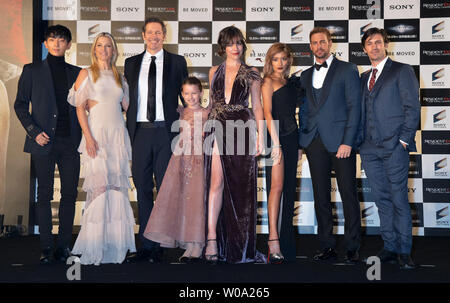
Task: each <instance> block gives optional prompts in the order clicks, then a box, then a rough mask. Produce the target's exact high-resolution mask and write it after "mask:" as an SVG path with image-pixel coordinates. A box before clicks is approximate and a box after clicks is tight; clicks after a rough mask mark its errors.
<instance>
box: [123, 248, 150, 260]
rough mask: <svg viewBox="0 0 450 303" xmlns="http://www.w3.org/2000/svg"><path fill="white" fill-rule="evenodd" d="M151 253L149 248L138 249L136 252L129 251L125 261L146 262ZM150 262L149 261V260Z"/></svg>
mask: <svg viewBox="0 0 450 303" xmlns="http://www.w3.org/2000/svg"><path fill="white" fill-rule="evenodd" d="M152 255H153V253H152V251H151V250H148V249H145V250H140V251H138V252H137V253H131V254H129V255H128V256H127V257H126V258H125V262H126V263H139V262H148V261H150V258H151V257H152ZM150 262H151V261H150Z"/></svg>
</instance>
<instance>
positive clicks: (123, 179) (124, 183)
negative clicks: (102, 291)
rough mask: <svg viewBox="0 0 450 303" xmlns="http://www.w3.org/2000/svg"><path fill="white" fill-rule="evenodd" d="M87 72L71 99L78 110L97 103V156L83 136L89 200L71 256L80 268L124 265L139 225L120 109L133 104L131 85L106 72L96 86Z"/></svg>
mask: <svg viewBox="0 0 450 303" xmlns="http://www.w3.org/2000/svg"><path fill="white" fill-rule="evenodd" d="M88 72H89V76H88V77H87V78H86V79H85V80H84V81H83V83H82V84H81V86H80V87H79V88H78V90H77V91H75V90H74V87H72V89H71V91H70V92H69V97H68V102H69V103H70V104H71V105H73V106H85V105H86V102H87V100H88V99H89V100H93V101H96V102H97V104H96V105H94V106H93V107H92V108H91V109H90V110H89V115H88V123H89V128H90V131H91V133H92V135H93V137H94V139H95V140H96V141H97V144H98V150H97V155H96V157H95V158H91V157H90V156H89V155H88V153H87V151H86V140H85V137H84V135H83V138H82V140H81V143H80V146H79V148H78V151H79V152H80V153H81V164H82V167H83V168H82V173H81V177H84V183H83V190H84V191H86V193H87V198H86V204H85V207H84V212H83V216H82V220H81V230H80V233H79V234H78V237H77V240H76V242H75V245H74V247H73V250H72V254H75V255H81V258H80V260H81V264H86V265H87V264H95V265H99V264H100V263H122V262H123V260H124V259H125V257H126V254H127V251H128V250H129V251H130V252H136V246H135V240H134V225H135V221H134V215H133V211H132V208H131V205H130V201H129V198H128V189H129V188H130V187H131V184H130V181H129V177H130V176H131V171H130V160H131V145H130V138H129V136H128V132H127V130H126V127H125V121H124V118H123V115H122V105H121V103H122V102H123V103H124V104H126V105H128V85H127V84H126V82H125V81H124V79H122V83H123V88H120V87H119V86H118V85H117V83H116V82H115V79H114V75H113V72H112V71H101V72H100V77H99V78H98V79H97V81H96V82H95V83H94V82H93V81H92V74H91V71H90V70H89V69H88Z"/></svg>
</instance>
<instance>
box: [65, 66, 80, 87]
mask: <svg viewBox="0 0 450 303" xmlns="http://www.w3.org/2000/svg"><path fill="white" fill-rule="evenodd" d="M66 76H67V90H70V89H71V88H72V85H73V83H74V82H75V81H76V80H77V77H78V74H75V73H74V72H73V71H72V68H71V67H70V65H69V64H67V63H66Z"/></svg>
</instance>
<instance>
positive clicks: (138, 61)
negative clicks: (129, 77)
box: [128, 50, 146, 102]
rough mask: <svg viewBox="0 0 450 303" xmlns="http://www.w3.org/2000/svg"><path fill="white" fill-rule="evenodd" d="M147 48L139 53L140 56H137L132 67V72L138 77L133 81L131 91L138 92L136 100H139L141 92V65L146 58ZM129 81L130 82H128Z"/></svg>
mask: <svg viewBox="0 0 450 303" xmlns="http://www.w3.org/2000/svg"><path fill="white" fill-rule="evenodd" d="M145 52H146V51H145V50H144V51H143V52H142V53H141V54H140V55H139V57H137V59H136V61H134V66H133V67H132V69H131V70H132V73H133V75H135V77H136V79H135V80H134V81H131V82H132V87H130V91H131V90H133V91H135V92H136V102H137V95H138V94H139V92H138V87H139V73H140V71H141V65H142V59H144V54H145ZM128 83H129V82H128Z"/></svg>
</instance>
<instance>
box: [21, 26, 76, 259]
mask: <svg viewBox="0 0 450 303" xmlns="http://www.w3.org/2000/svg"><path fill="white" fill-rule="evenodd" d="M71 40H72V36H71V33H70V31H69V29H68V28H66V27H64V26H62V25H55V26H51V27H49V28H48V29H47V30H46V32H45V41H44V45H45V47H46V48H47V49H48V55H47V58H46V59H45V60H44V61H41V62H36V63H31V64H27V65H25V66H24V67H23V72H22V75H21V76H20V79H19V86H18V89H17V98H16V101H15V103H14V109H15V111H16V114H17V117H18V118H19V120H20V122H21V123H22V125H23V127H24V128H25V130H26V132H27V136H26V139H25V147H24V152H26V153H31V159H32V163H33V166H34V170H35V173H36V177H37V181H38V189H37V192H38V197H37V219H38V223H39V233H40V242H41V248H42V254H41V259H40V261H41V263H51V262H52V261H53V260H54V258H56V259H57V260H59V261H62V262H64V261H65V260H66V259H67V257H69V256H70V249H69V245H70V243H71V241H72V226H73V218H74V215H75V201H76V197H77V192H78V191H77V186H78V178H79V173H80V156H79V153H78V151H77V148H78V145H79V143H80V140H81V128H80V125H79V124H78V119H77V115H76V109H75V107H72V106H70V105H69V103H68V102H67V94H68V92H69V89H70V88H71V87H72V84H73V83H74V82H75V80H76V78H77V76H78V73H79V71H80V68H78V67H76V66H73V65H70V64H68V63H66V62H65V61H64V54H65V52H66V50H68V49H69V48H70V46H71ZM30 102H31V105H32V110H31V113H30V111H29V108H30ZM55 164H57V165H58V170H59V175H60V180H61V201H60V204H59V234H58V245H57V249H56V251H55V252H53V248H54V243H53V236H52V211H51V205H50V201H51V200H52V199H53V180H54V173H55Z"/></svg>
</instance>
